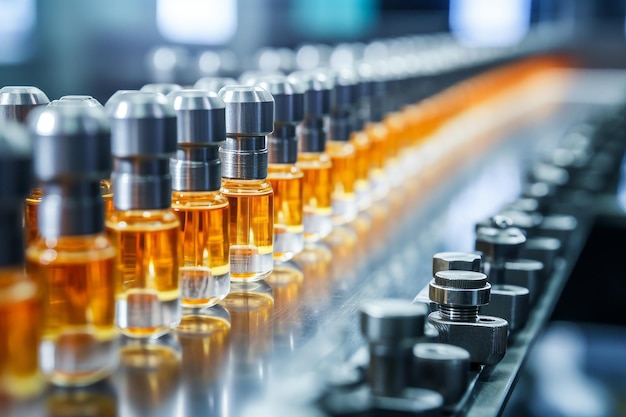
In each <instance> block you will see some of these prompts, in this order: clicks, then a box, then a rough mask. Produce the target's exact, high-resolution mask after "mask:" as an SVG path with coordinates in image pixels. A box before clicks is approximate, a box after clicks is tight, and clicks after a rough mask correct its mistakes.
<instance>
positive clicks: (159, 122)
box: [107, 91, 176, 158]
mask: <svg viewBox="0 0 626 417" xmlns="http://www.w3.org/2000/svg"><path fill="white" fill-rule="evenodd" d="M107 112H108V114H109V119H110V121H111V149H112V154H113V157H116V158H134V157H147V158H169V157H170V156H171V154H173V153H174V152H176V113H175V112H174V108H173V107H172V106H171V105H170V104H169V103H168V101H167V98H166V97H165V96H164V95H163V94H160V93H151V92H144V91H129V92H127V93H125V94H121V95H119V98H117V99H116V100H115V101H114V102H113V103H112V104H111V105H110V106H108V108H107Z"/></svg>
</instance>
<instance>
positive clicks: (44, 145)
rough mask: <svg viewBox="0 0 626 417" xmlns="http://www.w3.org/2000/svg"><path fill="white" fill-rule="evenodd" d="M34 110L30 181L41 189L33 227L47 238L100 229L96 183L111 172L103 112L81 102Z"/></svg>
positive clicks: (101, 220) (101, 211) (101, 203)
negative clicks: (32, 178) (31, 174)
mask: <svg viewBox="0 0 626 417" xmlns="http://www.w3.org/2000/svg"><path fill="white" fill-rule="evenodd" d="M60 103H65V105H59V106H55V105H48V106H46V107H39V108H37V109H35V110H33V111H32V112H31V113H30V114H29V116H28V127H29V131H30V134H31V136H32V139H33V173H34V180H35V181H36V182H37V183H38V184H40V185H41V187H42V194H43V196H42V198H41V202H40V203H39V209H38V217H37V225H38V231H39V234H40V235H41V236H42V237H44V238H48V239H53V238H57V237H59V236H74V235H87V234H94V233H98V232H101V231H103V230H104V200H103V199H102V195H101V192H100V180H102V179H105V178H108V177H109V175H110V173H111V153H110V152H111V151H110V149H111V134H110V133H111V132H110V128H109V121H108V119H107V116H106V113H105V111H104V108H103V107H101V106H100V107H94V106H91V105H89V104H87V103H86V102H83V101H67V102H60Z"/></svg>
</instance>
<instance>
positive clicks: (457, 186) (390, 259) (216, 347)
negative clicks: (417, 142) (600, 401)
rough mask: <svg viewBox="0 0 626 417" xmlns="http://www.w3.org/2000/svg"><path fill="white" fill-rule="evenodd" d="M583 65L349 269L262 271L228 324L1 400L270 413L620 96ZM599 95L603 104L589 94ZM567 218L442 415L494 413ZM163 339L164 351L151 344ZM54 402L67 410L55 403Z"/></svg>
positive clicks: (31, 405) (286, 404) (536, 314)
mask: <svg viewBox="0 0 626 417" xmlns="http://www.w3.org/2000/svg"><path fill="white" fill-rule="evenodd" d="M587 74H588V73H586V72H585V73H578V75H577V76H576V86H575V88H574V92H575V94H574V95H572V96H568V97H567V98H566V99H565V101H564V102H562V103H560V104H561V107H560V108H559V110H558V111H557V112H555V113H551V114H550V115H549V117H548V116H546V117H544V118H540V119H533V122H532V123H531V122H528V123H527V124H525V125H524V126H521V127H518V128H517V129H515V130H514V131H513V132H511V131H509V132H508V133H507V134H506V135H505V136H504V137H503V139H502V141H500V142H497V143H493V144H492V145H491V147H489V149H488V150H485V151H484V153H483V154H481V155H480V156H477V157H476V158H475V159H470V158H463V159H462V160H461V161H462V163H459V164H456V165H454V170H449V171H448V172H447V174H448V175H447V177H446V180H445V181H442V182H441V183H440V184H439V185H438V187H437V189H436V191H434V192H429V193H428V194H425V197H423V198H421V199H420V200H419V204H418V205H415V206H411V209H412V210H411V211H410V213H409V214H408V217H406V218H405V219H404V221H403V222H402V224H401V226H398V227H395V228H394V229H393V230H394V231H393V233H391V232H390V233H389V237H386V238H384V239H385V240H384V242H383V243H382V244H381V249H382V250H381V252H380V253H379V255H378V256H376V257H367V258H366V261H367V263H366V266H365V267H364V268H362V269H359V272H358V273H354V280H352V281H351V280H347V279H345V278H343V277H336V278H334V277H331V276H330V275H329V274H328V269H329V268H330V264H331V262H328V263H326V264H325V263H324V262H317V263H315V262H312V263H311V264H312V266H311V268H309V269H306V270H303V275H304V277H303V279H300V280H299V279H293V280H289V281H287V282H284V283H281V284H274V283H269V285H270V286H271V287H272V290H273V295H272V296H271V297H270V296H269V295H254V294H248V295H246V294H245V293H238V294H235V296H234V298H233V299H232V300H231V301H230V304H228V305H226V304H224V308H225V309H226V310H228V311H229V312H230V314H231V318H230V323H231V328H230V330H228V331H226V330H219V331H218V330H215V329H213V330H210V329H208V331H207V333H206V334H205V335H195V336H193V337H191V336H187V337H186V339H184V340H183V339H181V338H180V336H179V335H178V334H175V335H174V337H173V338H171V339H173V341H171V342H168V343H169V344H166V343H165V341H164V340H157V341H154V342H153V343H152V346H153V348H152V351H153V352H154V353H153V354H148V353H146V352H139V353H137V354H136V355H135V356H134V358H135V359H136V362H138V363H139V364H140V365H135V366H134V367H129V366H128V361H125V362H124V363H122V366H121V367H120V369H119V370H118V372H116V374H115V375H114V376H113V377H112V378H111V379H109V380H106V381H104V382H103V383H102V384H99V385H97V386H94V387H88V388H77V389H75V390H72V391H71V393H69V392H67V391H65V390H61V392H59V390H53V389H51V390H49V391H48V392H47V393H46V394H45V395H44V396H42V397H41V398H39V399H36V400H33V401H30V402H28V403H24V404H19V405H14V406H12V407H11V406H9V408H3V409H2V411H3V412H4V411H5V410H6V413H5V415H8V416H24V415H28V416H30V415H33V416H43V415H50V414H53V410H58V409H59V407H60V406H59V404H61V406H62V407H63V408H62V410H75V409H81V404H82V405H83V407H84V404H85V398H89V399H91V401H89V402H87V404H88V405H89V408H88V409H87V411H84V412H83V414H87V413H88V412H89V411H88V410H91V412H93V410H94V408H98V409H108V410H111V413H117V414H118V415H123V416H130V417H134V416H141V417H152V416H172V415H181V416H196V415H205V414H211V415H216V416H242V415H251V414H250V413H251V412H252V411H254V410H257V409H258V408H257V406H258V405H259V404H260V405H263V404H265V405H267V404H280V407H276V408H269V409H270V410H276V413H278V412H279V411H281V410H285V409H289V410H291V409H293V408H296V409H300V408H302V407H304V406H305V405H306V406H308V405H310V404H312V403H315V399H316V397H315V396H316V395H317V394H318V393H319V392H320V390H321V388H320V382H319V381H321V380H323V378H322V376H323V375H325V374H326V372H325V370H326V369H328V366H331V365H334V364H337V363H339V364H344V363H345V362H346V361H349V360H351V359H352V358H353V357H354V356H356V354H357V353H359V352H360V350H359V349H360V348H361V347H363V346H364V345H365V344H366V340H365V339H364V338H363V337H362V335H361V334H360V329H359V324H358V313H359V308H360V306H361V303H362V301H363V300H365V299H372V298H380V297H399V298H404V299H411V298H412V297H413V295H414V294H417V293H418V292H419V290H420V289H422V288H424V287H425V286H427V284H428V282H429V280H430V279H431V276H432V254H434V253H437V252H442V251H465V252H471V251H472V250H473V249H474V237H475V236H474V225H475V223H476V222H477V221H479V220H481V219H483V218H485V216H488V215H490V214H492V213H494V212H496V211H497V210H499V209H500V208H501V207H502V206H503V205H504V204H506V203H508V202H510V201H513V200H514V199H516V198H518V197H519V195H520V194H521V193H522V192H523V189H524V184H523V183H522V177H523V173H524V172H525V168H526V163H527V162H528V159H529V158H530V159H532V158H534V157H536V156H537V154H538V149H540V148H543V147H544V146H550V145H551V144H553V143H554V141H555V140H556V138H557V136H558V135H559V134H560V133H561V132H563V131H564V129H565V128H566V127H567V126H569V125H570V124H571V123H572V122H573V121H577V120H580V119H583V118H585V117H586V116H588V115H589V114H590V112H592V111H597V110H599V109H601V110H603V109H605V108H604V107H601V108H598V107H597V106H605V105H610V104H611V103H610V102H607V101H610V100H618V99H620V98H621V93H620V96H619V97H616V94H617V93H616V91H618V90H619V91H620V92H621V91H624V88H625V87H626V74H623V73H621V74H620V76H619V77H608V78H607V77H606V74H604V73H602V74H601V76H600V75H598V74H595V73H591V74H589V75H587ZM611 97H613V98H611ZM600 100H601V101H602V102H604V104H595V105H592V104H589V103H590V102H594V101H600ZM485 161H489V163H485ZM395 191H400V190H394V192H395ZM394 195H395V196H402V195H403V194H402V193H401V192H400V193H395V194H394ZM477 196H481V198H477ZM400 201H402V200H401V198H400ZM583 214H585V213H583ZM586 214H587V215H592V213H586ZM576 220H577V221H578V227H577V228H576V229H575V230H573V231H572V233H571V238H570V245H569V246H570V250H568V252H567V253H566V255H564V256H563V257H559V258H557V260H556V262H555V270H554V274H553V275H552V276H551V277H550V279H549V280H547V281H546V282H545V285H544V286H543V289H542V291H541V292H540V293H539V294H538V298H537V300H536V303H535V306H534V307H533V308H532V310H531V313H530V315H529V319H528V322H527V324H526V326H525V327H524V328H523V329H521V330H520V331H519V332H518V333H517V334H516V335H515V336H514V337H513V338H512V339H511V342H510V343H509V345H508V347H507V353H506V355H505V356H504V358H503V359H502V360H501V361H500V362H498V363H497V364H496V365H493V366H490V367H484V368H482V369H480V370H479V371H476V372H474V373H473V374H472V376H473V378H472V380H471V383H470V386H469V387H468V391H467V395H466V396H465V397H464V398H463V400H462V401H461V402H460V403H459V405H458V407H457V408H455V409H454V410H453V411H452V412H451V413H449V414H450V415H455V416H457V415H458V416H461V415H462V416H469V417H474V416H481V417H484V416H498V415H501V413H502V409H503V407H504V405H505V404H506V402H507V399H508V397H509V395H510V392H511V391H512V390H513V388H514V386H515V382H516V380H517V378H518V376H519V374H520V371H521V368H522V366H523V364H524V361H525V359H526V357H527V355H528V351H529V349H530V348H531V347H532V345H533V342H534V341H535V339H536V338H537V335H538V334H539V333H540V331H541V330H542V329H543V327H544V325H545V323H546V322H547V320H548V319H549V317H550V314H551V311H552V309H553V308H554V306H555V304H556V302H557V300H558V298H559V296H560V294H561V292H562V290H563V287H564V286H565V284H566V282H567V279H568V277H569V274H570V272H571V269H572V268H573V266H574V263H575V261H576V258H577V256H578V253H579V251H580V249H581V248H582V246H583V245H584V242H585V240H586V238H587V232H588V228H589V219H588V218H586V217H584V216H580V217H579V216H578V215H577V216H576ZM391 226H392V225H390V226H389V227H391ZM381 239H382V237H381ZM312 258H313V260H315V259H316V257H315V256H313V255H312ZM317 259H319V258H317ZM353 267H354V266H351V265H348V266H347V268H353ZM324 271H326V273H324ZM353 272H354V271H353ZM235 307H237V308H235ZM213 311H216V309H209V311H207V314H209V313H211V312H213ZM233 312H234V314H233ZM222 322H223V320H222ZM225 332H228V336H225V335H224V333H225ZM189 341H191V343H188V342H189ZM163 346H165V347H168V346H169V347H171V350H168V352H174V353H173V354H170V355H165V354H162V355H157V352H158V351H159V350H158V347H163ZM181 351H182V352H183V355H182V358H181V355H180V352H181ZM176 352H178V354H176ZM141 358H143V363H144V365H141V361H139V359H141ZM2 407H4V405H3V406H2ZM63 413H65V414H67V413H68V412H65V411H63V412H57V414H61V415H63ZM246 413H248V414H246ZM306 415H309V414H306ZM313 415H318V414H313Z"/></svg>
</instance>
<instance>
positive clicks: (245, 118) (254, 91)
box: [218, 85, 274, 136]
mask: <svg viewBox="0 0 626 417" xmlns="http://www.w3.org/2000/svg"><path fill="white" fill-rule="evenodd" d="M218 96H219V97H220V98H221V99H222V100H223V101H224V104H225V105H226V134H227V135H228V136H266V135H268V134H270V133H272V131H273V130H274V98H273V97H272V95H271V94H270V93H269V92H268V91H266V90H265V89H263V88H261V87H257V86H247V85H228V86H225V87H222V88H221V89H220V91H219V92H218Z"/></svg>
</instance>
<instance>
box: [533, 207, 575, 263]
mask: <svg viewBox="0 0 626 417" xmlns="http://www.w3.org/2000/svg"><path fill="white" fill-rule="evenodd" d="M577 226H578V220H576V217H574V216H571V215H569V214H548V215H546V216H544V218H543V221H542V222H541V225H540V226H539V231H538V232H539V234H540V235H541V236H547V237H554V238H557V239H558V240H559V241H560V242H561V248H560V249H559V251H558V253H559V255H562V254H564V253H566V252H567V249H568V247H569V240H570V236H571V235H572V232H573V231H574V230H576V227H577Z"/></svg>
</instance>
